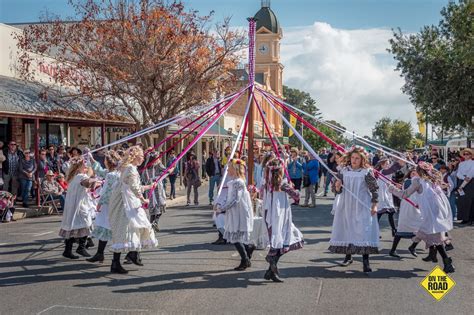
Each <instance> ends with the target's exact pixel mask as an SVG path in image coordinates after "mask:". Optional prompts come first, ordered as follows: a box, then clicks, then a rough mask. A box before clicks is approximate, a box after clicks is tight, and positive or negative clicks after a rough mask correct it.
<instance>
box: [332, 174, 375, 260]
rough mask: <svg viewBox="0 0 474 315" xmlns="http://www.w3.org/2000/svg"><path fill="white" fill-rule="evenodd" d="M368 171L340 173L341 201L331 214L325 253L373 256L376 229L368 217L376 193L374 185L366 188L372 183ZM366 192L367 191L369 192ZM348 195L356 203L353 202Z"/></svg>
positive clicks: (372, 178)
mask: <svg viewBox="0 0 474 315" xmlns="http://www.w3.org/2000/svg"><path fill="white" fill-rule="evenodd" d="M369 172H370V170H369V169H359V170H356V171H353V170H352V169H351V168H349V167H346V168H343V169H342V170H341V172H340V173H341V174H342V177H343V185H344V187H343V188H342V192H341V194H340V195H341V197H340V198H339V200H338V204H337V208H336V209H335V211H334V221H333V224H332V232H331V240H330V241H329V245H330V246H329V250H330V251H331V252H333V253H340V254H377V253H378V247H379V225H378V222H377V216H376V215H374V216H372V215H371V212H370V207H371V204H372V196H371V193H372V194H374V193H375V194H376V193H377V187H376V184H375V186H374V187H370V188H369V185H368V183H367V181H368V180H369V179H370V180H371V181H373V183H376V181H375V178H374V177H373V175H372V174H371V173H370V174H369ZM369 189H370V190H369ZM350 192H352V193H353V194H354V195H355V196H357V198H358V199H359V200H357V199H356V198H355V197H354V196H353V195H352V194H351V193H350Z"/></svg>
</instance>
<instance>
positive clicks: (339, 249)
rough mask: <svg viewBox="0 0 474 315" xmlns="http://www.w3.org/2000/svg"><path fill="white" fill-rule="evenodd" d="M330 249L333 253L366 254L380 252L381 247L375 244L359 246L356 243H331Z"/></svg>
mask: <svg viewBox="0 0 474 315" xmlns="http://www.w3.org/2000/svg"><path fill="white" fill-rule="evenodd" d="M328 249H329V251H330V252H331V253H336V254H351V255H353V254H358V255H366V254H378V253H379V248H378V247H376V246H375V247H374V246H357V245H354V244H348V245H331V246H329V248H328Z"/></svg>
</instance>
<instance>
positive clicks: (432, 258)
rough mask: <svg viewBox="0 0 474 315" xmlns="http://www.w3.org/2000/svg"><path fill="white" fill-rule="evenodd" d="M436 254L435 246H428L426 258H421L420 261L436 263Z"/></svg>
mask: <svg viewBox="0 0 474 315" xmlns="http://www.w3.org/2000/svg"><path fill="white" fill-rule="evenodd" d="M436 254H437V250H436V246H430V249H429V253H428V256H426V257H425V258H422V260H423V261H431V262H434V263H437V262H438V258H436Z"/></svg>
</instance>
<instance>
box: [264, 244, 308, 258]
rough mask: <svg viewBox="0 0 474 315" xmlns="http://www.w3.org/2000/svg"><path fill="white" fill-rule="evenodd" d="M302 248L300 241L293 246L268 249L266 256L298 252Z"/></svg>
mask: <svg viewBox="0 0 474 315" xmlns="http://www.w3.org/2000/svg"><path fill="white" fill-rule="evenodd" d="M303 246H304V241H300V242H297V243H294V244H291V245H290V246H288V245H283V248H270V251H269V252H268V254H267V255H268V256H276V255H283V254H286V253H288V252H291V251H294V250H298V249H301V248H303Z"/></svg>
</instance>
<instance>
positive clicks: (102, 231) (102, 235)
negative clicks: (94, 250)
mask: <svg viewBox="0 0 474 315" xmlns="http://www.w3.org/2000/svg"><path fill="white" fill-rule="evenodd" d="M92 236H94V237H95V238H97V239H98V240H101V241H105V242H108V241H110V240H112V231H111V230H109V229H106V228H104V227H102V226H96V227H95V229H94V231H92Z"/></svg>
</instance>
